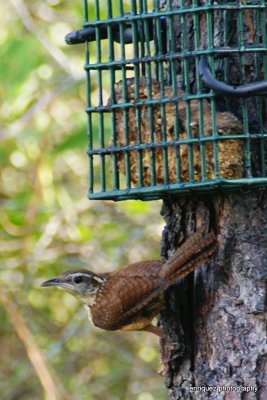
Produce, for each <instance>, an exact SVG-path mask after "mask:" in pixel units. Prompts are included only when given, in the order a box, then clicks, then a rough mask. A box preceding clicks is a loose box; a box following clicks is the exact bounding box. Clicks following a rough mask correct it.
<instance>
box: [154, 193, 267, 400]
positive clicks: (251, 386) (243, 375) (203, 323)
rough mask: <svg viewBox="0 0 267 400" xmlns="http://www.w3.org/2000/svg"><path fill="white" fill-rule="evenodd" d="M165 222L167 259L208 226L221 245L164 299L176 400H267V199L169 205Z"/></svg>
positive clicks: (244, 196)
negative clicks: (182, 240)
mask: <svg viewBox="0 0 267 400" xmlns="http://www.w3.org/2000/svg"><path fill="white" fill-rule="evenodd" d="M162 214H163V216H164V218H165V221H166V227H165V230H164V232H163V239H162V255H163V256H164V257H167V254H168V251H169V250H173V249H174V248H176V247H177V243H178V240H179V238H181V237H184V236H189V235H190V233H191V232H192V231H193V230H194V229H195V227H196V226H197V225H200V224H202V223H203V222H206V223H208V224H209V225H210V226H211V227H212V228H213V229H215V230H216V232H217V233H218V239H219V244H220V245H219V249H218V253H217V255H216V256H215V257H213V258H212V259H211V261H210V263H209V264H208V265H206V266H203V267H202V268H201V269H199V270H197V271H196V272H195V273H194V274H192V276H189V277H188V278H187V279H185V280H183V281H182V282H179V283H177V285H175V287H172V288H171V289H170V290H169V291H168V292H167V293H166V302H165V305H164V308H163V309H162V312H161V318H160V319H161V323H162V325H163V329H164V332H165V335H166V338H165V341H164V347H163V353H164V354H163V362H164V363H165V364H167V366H168V375H167V377H166V384H167V387H168V388H169V389H170V393H171V399H173V400H174V399H175V400H177V399H206V398H210V399H231V400H233V399H234V400H236V399H262V400H263V399H266V398H267V346H266V313H265V311H266V309H265V306H266V305H265V301H266V294H267V290H266V278H267V191H266V190H257V191H249V192H246V193H244V192H236V193H231V194H225V195H223V194H220V195H213V196H210V197H199V198H195V199H180V200H173V201H165V202H164V204H163V208H162ZM200 387H202V389H201V388H200ZM207 390H210V391H209V392H207ZM245 390H248V392H244V391H245ZM244 393H245V394H244Z"/></svg>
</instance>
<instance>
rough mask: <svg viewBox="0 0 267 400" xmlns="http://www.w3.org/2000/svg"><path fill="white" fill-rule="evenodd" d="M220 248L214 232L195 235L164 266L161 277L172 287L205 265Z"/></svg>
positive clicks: (201, 230) (201, 232)
mask: <svg viewBox="0 0 267 400" xmlns="http://www.w3.org/2000/svg"><path fill="white" fill-rule="evenodd" d="M217 246H218V243H217V240H216V236H215V234H214V232H210V233H207V234H204V229H199V230H198V231H197V232H195V233H193V234H192V235H191V236H190V237H189V238H188V239H187V240H186V241H185V242H184V243H183V244H182V246H181V247H179V249H178V250H176V252H175V253H174V254H173V255H172V256H171V258H170V259H169V260H168V261H166V263H165V264H164V265H163V267H162V269H161V271H160V274H159V275H160V276H161V277H162V278H163V279H164V280H165V281H167V282H168V284H169V285H172V284H173V283H174V282H175V281H177V280H178V279H181V278H184V277H185V276H186V275H188V274H189V273H190V272H192V271H194V270H195V269H196V268H197V267H199V266H200V265H202V264H204V263H205V262H206V261H207V260H208V258H209V257H210V256H211V255H212V254H213V253H214V252H215V250H216V248H217Z"/></svg>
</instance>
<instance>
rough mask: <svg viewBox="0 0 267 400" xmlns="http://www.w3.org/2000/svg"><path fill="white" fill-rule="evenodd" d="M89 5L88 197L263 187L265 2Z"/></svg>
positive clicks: (266, 162)
mask: <svg viewBox="0 0 267 400" xmlns="http://www.w3.org/2000/svg"><path fill="white" fill-rule="evenodd" d="M84 10H85V11H84V19H85V22H84V27H83V29H81V30H79V31H75V32H71V33H70V34H68V35H67V37H66V41H67V43H69V44H75V43H82V42H85V43H86V63H85V71H86V76H87V109H86V111H87V114H88V136H89V147H88V156H89V181H90V182H89V198H90V199H113V200H125V199H143V200H150V199H158V198H163V197H168V196H170V195H172V194H175V195H185V194H191V193H203V192H207V191H210V192H211V191H215V190H228V189H237V188H241V187H250V186H257V187H260V186H265V185H267V177H266V169H267V133H266V132H267V131H266V122H267V116H266V111H267V108H266V106H267V104H266V92H267V81H266V79H267V33H266V32H267V31H266V21H267V16H266V1H261V0H259V1H245V0H241V1H216V2H215V1H211V0H207V1H196V0H192V1H188V0H187V1H186V0H180V1H170V0H166V1H160V0H153V1H150V0H128V1H127V0H117V1H114V0H101V1H100V0H95V1H90V0H84Z"/></svg>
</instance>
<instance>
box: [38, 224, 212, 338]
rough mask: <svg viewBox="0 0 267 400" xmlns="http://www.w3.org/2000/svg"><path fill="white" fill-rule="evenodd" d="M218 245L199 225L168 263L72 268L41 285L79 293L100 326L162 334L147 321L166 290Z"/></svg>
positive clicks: (150, 318) (203, 261)
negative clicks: (101, 269)
mask: <svg viewBox="0 0 267 400" xmlns="http://www.w3.org/2000/svg"><path fill="white" fill-rule="evenodd" d="M216 247H217V241H216V237H215V234H214V233H213V232H211V233H207V234H204V232H203V229H200V230H198V231H197V232H196V233H193V234H192V235H191V236H190V237H189V239H187V240H186V241H185V242H184V244H183V245H182V246H181V247H179V249H178V250H176V252H175V253H174V254H173V255H172V256H171V258H170V259H169V260H168V261H166V262H162V261H141V262H137V263H134V264H130V265H128V266H127V267H124V268H122V269H120V270H118V271H114V272H111V273H97V274H96V273H94V272H92V271H89V270H86V269H81V270H72V271H67V272H65V273H63V274H62V275H60V276H59V277H58V278H55V279H50V280H48V281H46V282H43V283H42V284H41V286H57V287H59V288H61V289H64V290H66V291H67V292H69V293H71V294H72V295H74V296H75V297H77V298H78V299H79V300H81V302H82V303H83V304H84V305H85V307H86V308H87V309H88V311H89V318H90V317H91V318H90V319H91V320H92V322H93V323H94V325H95V326H97V327H99V328H102V329H107V330H117V329H122V330H125V331H139V330H145V331H150V332H153V333H155V334H157V335H159V336H162V332H161V329H160V328H159V327H156V326H154V325H152V324H151V322H152V320H153V318H154V317H155V316H156V314H158V312H159V310H160V307H161V303H162V300H163V293H164V291H165V290H166V289H168V287H170V286H171V285H172V284H173V283H175V282H176V281H177V280H178V279H181V278H184V277H185V276H186V275H188V274H189V273H190V272H192V271H193V270H194V269H196V268H197V267H199V266H200V265H202V264H203V263H205V262H206V261H207V260H208V258H209V257H210V256H211V255H212V254H213V253H214V251H215V250H216Z"/></svg>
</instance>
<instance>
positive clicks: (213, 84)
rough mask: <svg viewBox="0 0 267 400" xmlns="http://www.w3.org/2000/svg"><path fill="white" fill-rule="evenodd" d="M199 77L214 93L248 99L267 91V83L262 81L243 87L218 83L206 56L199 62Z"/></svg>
mask: <svg viewBox="0 0 267 400" xmlns="http://www.w3.org/2000/svg"><path fill="white" fill-rule="evenodd" d="M199 75H200V77H201V79H202V81H203V82H204V83H205V85H206V86H208V88H209V89H212V90H214V92H216V93H218V94H221V95H227V96H236V97H246V96H255V95H257V94H259V93H261V92H264V91H266V90H267V81H266V80H265V81H260V82H254V83H248V84H245V85H241V86H231V85H227V84H226V83H224V82H221V81H218V80H217V79H215V78H214V76H213V75H212V73H211V71H210V66H209V63H208V58H207V56H206V55H202V56H201V57H200V61H199Z"/></svg>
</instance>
